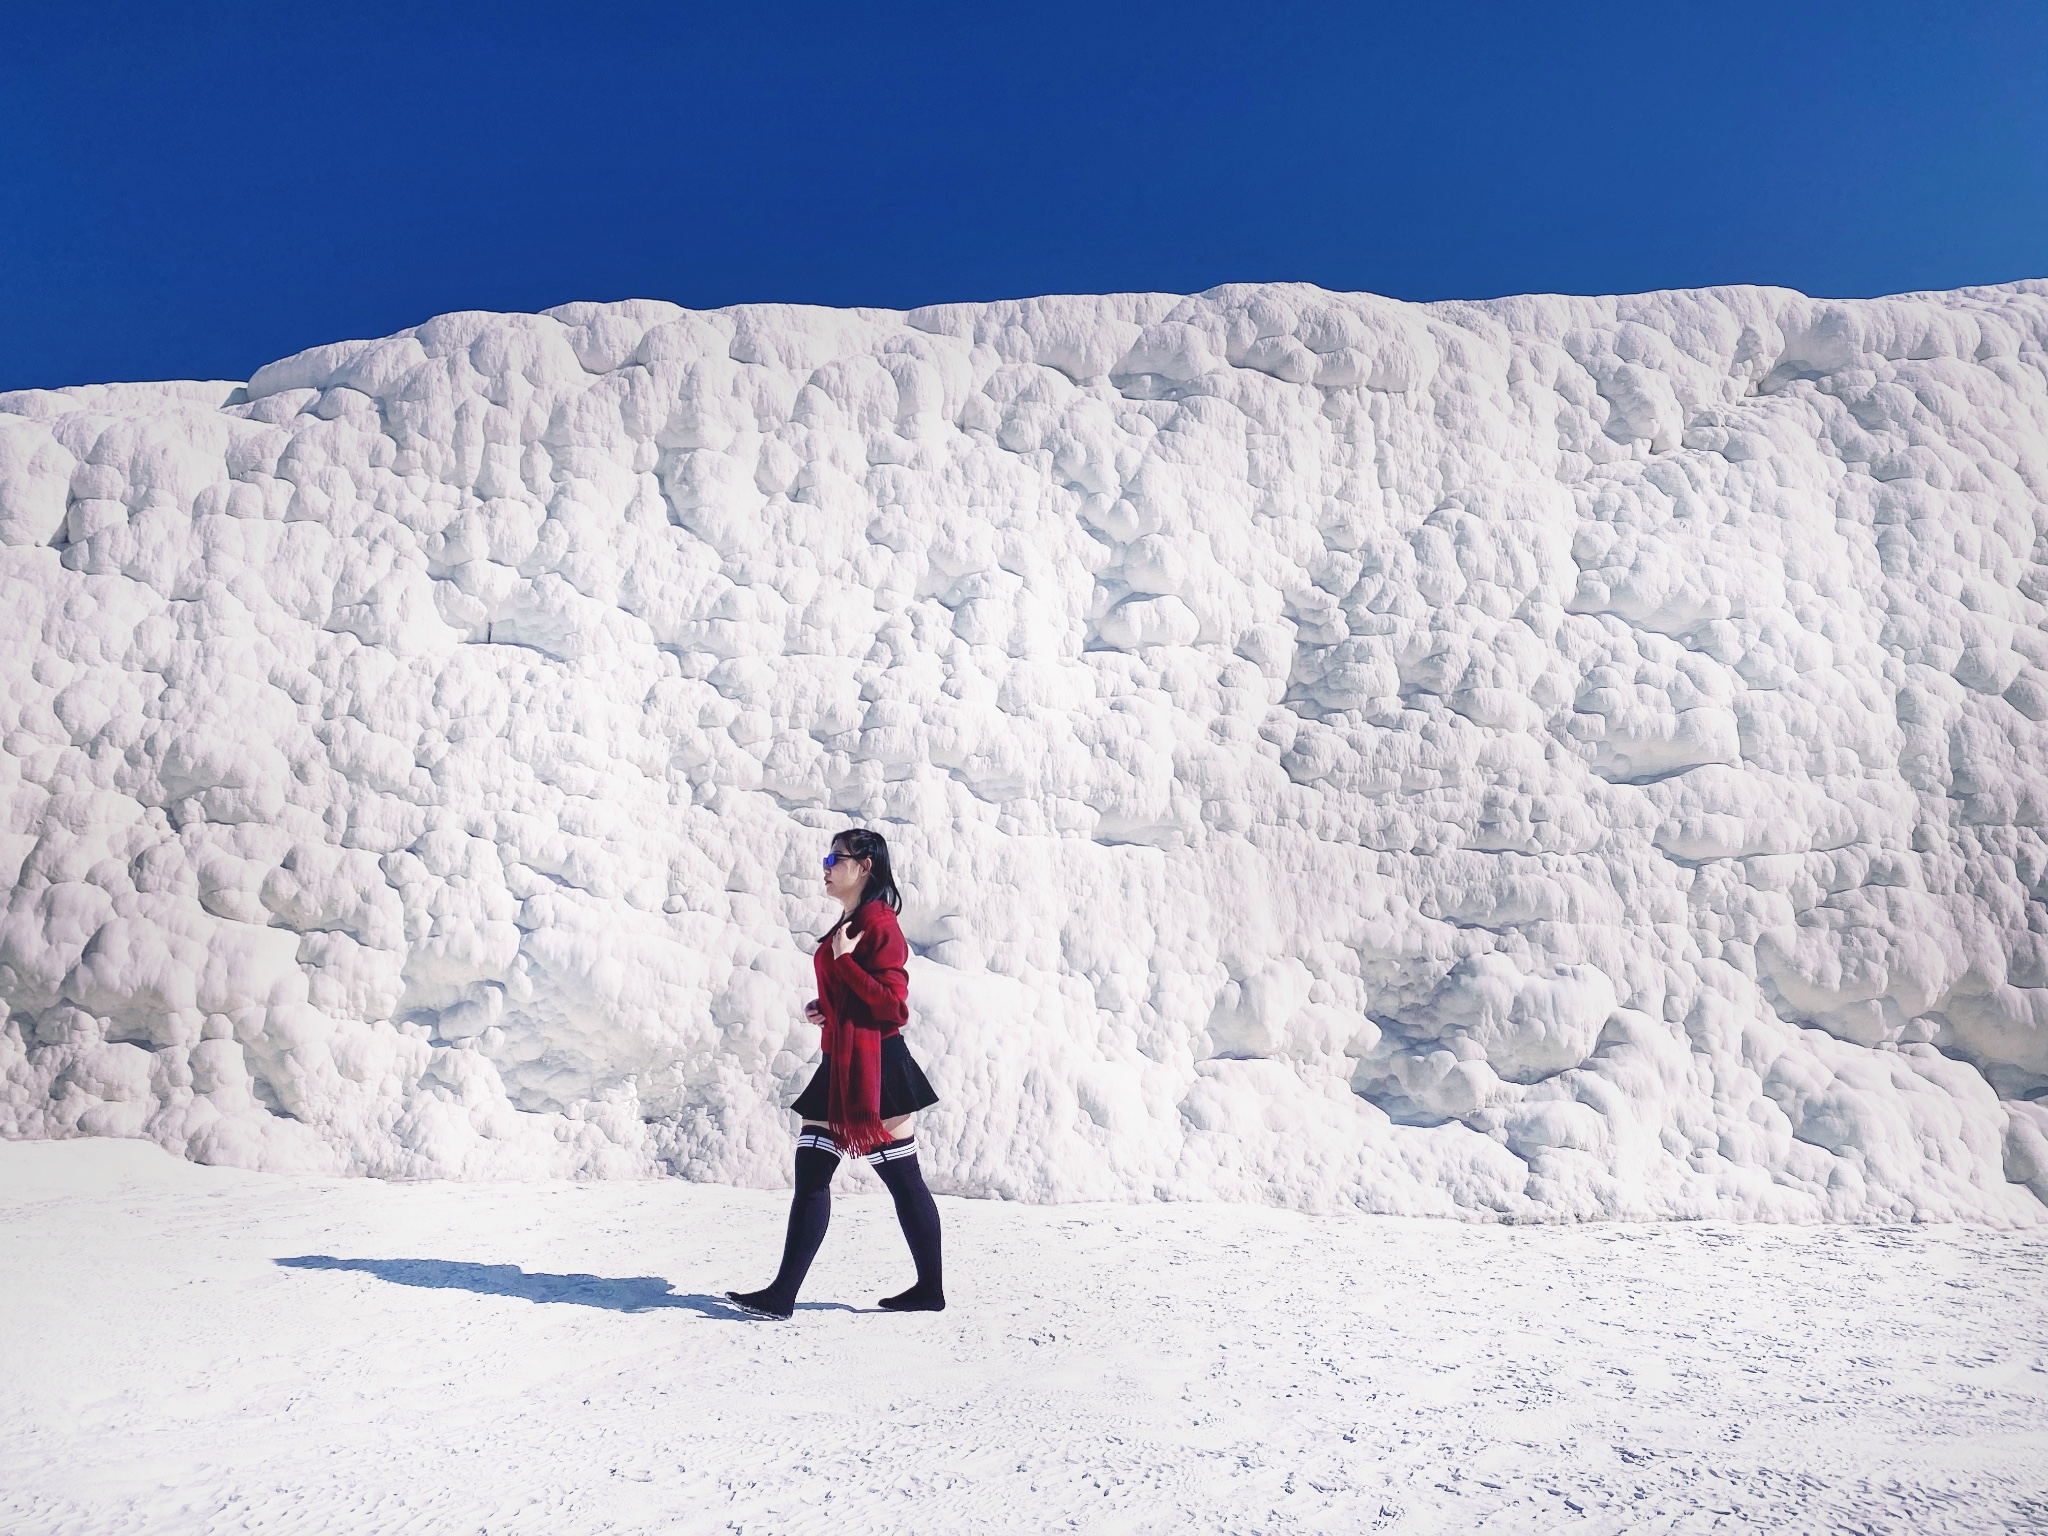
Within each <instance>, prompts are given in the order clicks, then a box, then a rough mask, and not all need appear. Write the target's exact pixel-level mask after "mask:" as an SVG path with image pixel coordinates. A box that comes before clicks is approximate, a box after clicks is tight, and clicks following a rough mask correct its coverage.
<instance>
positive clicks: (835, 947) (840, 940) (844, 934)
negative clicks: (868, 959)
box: [832, 928, 867, 960]
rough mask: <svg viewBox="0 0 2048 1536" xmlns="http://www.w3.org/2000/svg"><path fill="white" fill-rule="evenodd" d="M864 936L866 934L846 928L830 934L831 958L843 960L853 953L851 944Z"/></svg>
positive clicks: (856, 942) (854, 943)
mask: <svg viewBox="0 0 2048 1536" xmlns="http://www.w3.org/2000/svg"><path fill="white" fill-rule="evenodd" d="M866 937H867V935H866V934H864V933H855V932H853V931H852V930H851V929H848V928H842V929H840V930H839V931H838V932H837V933H835V934H833V935H832V958H833V959H834V960H844V959H845V958H846V957H847V956H848V955H850V954H852V953H853V946H854V945H856V944H858V943H859V942H860V941H861V940H862V939H864V938H866Z"/></svg>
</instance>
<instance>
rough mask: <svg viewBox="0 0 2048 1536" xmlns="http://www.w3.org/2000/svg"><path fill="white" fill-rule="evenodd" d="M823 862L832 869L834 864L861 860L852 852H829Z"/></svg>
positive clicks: (853, 862) (852, 862)
mask: <svg viewBox="0 0 2048 1536" xmlns="http://www.w3.org/2000/svg"><path fill="white" fill-rule="evenodd" d="M821 862H822V863H823V864H824V866H825V867H826V868H827V869H830V868H831V867H832V866H833V865H834V864H858V863H860V860H859V859H856V858H855V857H854V856H853V855H852V854H850V853H828V854H826V855H825V857H824V859H823V860H822V861H821Z"/></svg>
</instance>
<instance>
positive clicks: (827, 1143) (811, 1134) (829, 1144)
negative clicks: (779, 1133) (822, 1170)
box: [796, 1131, 839, 1157]
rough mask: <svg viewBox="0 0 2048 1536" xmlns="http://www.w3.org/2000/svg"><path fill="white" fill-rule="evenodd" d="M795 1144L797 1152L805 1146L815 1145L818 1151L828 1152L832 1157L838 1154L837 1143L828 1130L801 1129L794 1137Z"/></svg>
mask: <svg viewBox="0 0 2048 1536" xmlns="http://www.w3.org/2000/svg"><path fill="white" fill-rule="evenodd" d="M796 1146H797V1150H798V1151H799V1152H801V1151H802V1150H803V1149H804V1148H805V1147H816V1148H817V1149H818V1150H819V1151H820V1152H830V1153H831V1154H832V1155H833V1156H834V1157H837V1156H838V1155H839V1143H838V1142H836V1141H834V1140H833V1139H832V1133H831V1132H830V1131H803V1132H801V1133H799V1134H798V1136H797V1138H796Z"/></svg>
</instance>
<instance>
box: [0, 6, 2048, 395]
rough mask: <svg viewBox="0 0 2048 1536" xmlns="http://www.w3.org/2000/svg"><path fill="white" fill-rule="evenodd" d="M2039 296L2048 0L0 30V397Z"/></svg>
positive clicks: (25, 23)
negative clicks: (756, 332)
mask: <svg viewBox="0 0 2048 1536" xmlns="http://www.w3.org/2000/svg"><path fill="white" fill-rule="evenodd" d="M2044 275H2048V4H2044V3H2043V0H2025V3H2018V0H2013V3H2004V0H2000V3H1986V4H1972V3H1969V0H1952V3H1945V4H1904V3H1898V0H1861V3H1855V4H1849V3H1831V0H1823V3H1801V0H1769V3H1750V0H1728V3H1718V4H1713V5H1701V4H1685V5H1676V4H1663V5H1660V4H1656V3H1654V0H1652V3H1641V0H1638V3H1633V4H1614V3H1606V0H1592V3H1580V4H1570V3H1552V4H1534V3H1523V4H1515V5H1479V4H1457V3H1429V0H1408V3H1403V4H1398V5H1393V4H1387V5H1382V4H1353V5H1327V4H1292V3H1286V0H1269V3H1264V4H1255V5H1250V4H1247V5H1217V4H1204V3H1200V0H1181V3H1176V4H1149V3H1148V4H1115V3H1102V0H1097V3H1088V4H1068V3H1064V0H1061V3H1046V4H1035V5H1034V4H1025V5H1011V6H981V5H973V4H967V5H962V4H958V3H952V4H943V5H941V4H932V5H905V4H871V5H866V6H860V5H838V6H819V5H811V4H802V3H798V4H788V5H783V6H766V5H754V6H742V5H727V6H721V7H700V6H693V5H689V4H680V3H669V4H635V3H619V4H607V3H603V0H586V3H584V4H581V5H576V6H567V5H565V6H559V7H540V6H529V5H520V4H516V3H510V0H507V3H502V4H497V5H467V4H442V3H436V0H414V3H412V4H407V5H389V4H384V3H380V0H346V3H330V4H323V5H319V6H310V5H304V4H290V3H276V4H271V5H266V6H258V5H224V4H208V3H205V0H200V3H198V4H193V5H164V4H161V3H157V4H152V5H150V6H147V7H144V6H131V5H113V4H106V5H101V4H94V3H92V0H76V3H72V4H58V3H54V0H43V3H41V4H39V5H30V4H27V3H23V4H19V5H13V6H9V7H7V8H6V10H5V12H4V13H0V388H11V387H18V386H23V385H55V384H70V383H80V382H87V381H93V380H106V379H135V378H164V377H195V376H196V377H224V378H237V379H239V378H243V377H246V376H247V375H248V374H249V373H250V372H251V371H252V370H253V369H255V368H256V367H257V366H258V365H259V364H261V363H263V362H266V361H268V360H269V359H271V358H273V357H276V356H280V355H283V354H285V353H289V352H293V351H297V350H298V349H300V348H302V347H307V346H311V345H314V344H316V343H319V342H323V341H330V340H334V339H337V338H340V337H345V336H370V335H382V334H384V333H386V332H389V331H393V330H396V329H398V328H400V327H402V326H406V325H411V324H416V323H417V322H419V321H421V320H423V319H425V318H426V317H428V316H429V315H432V314H435V313H437V312H440V311H442V310H449V309H536V308H542V307H545V306H547V305H550V304H557V303H561V302H563V301H565V300H568V299H611V298H623V297H628V296H636V295H640V296H652V297H657V298H664V299H672V300H674V301H676V302H677V303H681V304H688V305H693V306H703V307H709V306H716V305H721V304H730V303H735V302H739V301H742V300H749V299H784V300H797V301H805V302H812V303H821V304H878V305H888V306H894V307H907V306H910V305H914V304H920V303H927V302H932V301H937V300H945V299H986V298H999V297H1006V296H1014V295H1020V294H1032V293H1052V292H1102V291H1107V290H1116V289H1133V288H1149V289H1166V290H1174V291H1187V290H1194V289H1200V288H1205V287H1208V286H1209V285H1211V284H1214V283H1219V282H1227V281H1236V280H1247V279H1303V280H1307V281H1310V282H1316V283H1321V284H1323V285H1325V286H1327V287H1331V288H1353V289H1370V290H1373V291H1375V292H1379V293H1386V294H1393V295H1396V296H1398V297H1402V298H1414V299H1433V298H1445V297H1454V296H1470V297H1478V296H1488V295H1494V294H1501V293H1515V292H1532V291H1567V292H1578V293H1611V292H1625V291H1633V290H1640V289H1645V288H1668V287H1691V286H1695V285H1700V284H1708V283H1735V282H1758V283H1780V284H1785V285H1788V286H1791V287H1796V288H1801V289H1804V290H1806V291H1807V292H1809V293H1820V294H1832V295H1861V294H1874V293H1885V292H1896V291H1899V290H1902V289H1911V288H1945V287H1955V286H1960V285H1963V284H1967V283H1990V282H2003V281H2008V280H2011V279H2014V278H2019V277H2029V276H2044Z"/></svg>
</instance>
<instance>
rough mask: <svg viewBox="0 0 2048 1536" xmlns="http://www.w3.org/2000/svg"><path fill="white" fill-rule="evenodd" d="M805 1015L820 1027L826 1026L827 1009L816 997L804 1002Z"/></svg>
mask: <svg viewBox="0 0 2048 1536" xmlns="http://www.w3.org/2000/svg"><path fill="white" fill-rule="evenodd" d="M804 1017H805V1018H806V1019H808V1020H810V1021H811V1023H813V1024H816V1025H818V1026H819V1027H820V1028H823V1027H824V1023H825V1010H824V1009H823V1008H822V1007H820V1006H819V1003H818V1000H817V999H816V998H815V997H814V998H812V999H811V1000H810V1001H809V1002H808V1003H805V1004H804Z"/></svg>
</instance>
